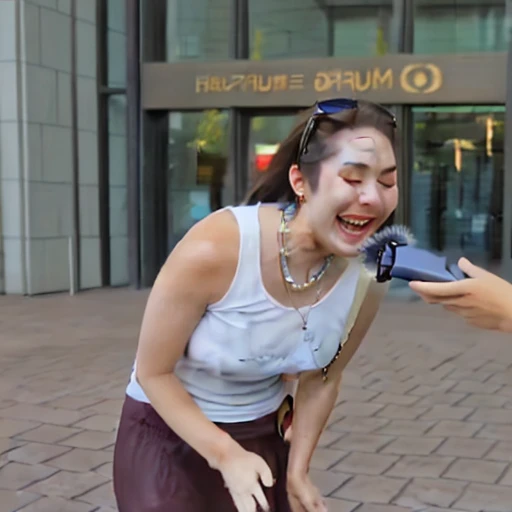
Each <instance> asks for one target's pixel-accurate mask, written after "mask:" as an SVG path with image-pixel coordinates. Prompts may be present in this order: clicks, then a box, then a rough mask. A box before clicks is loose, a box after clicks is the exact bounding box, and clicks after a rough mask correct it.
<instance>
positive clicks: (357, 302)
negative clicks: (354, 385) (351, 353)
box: [322, 265, 376, 381]
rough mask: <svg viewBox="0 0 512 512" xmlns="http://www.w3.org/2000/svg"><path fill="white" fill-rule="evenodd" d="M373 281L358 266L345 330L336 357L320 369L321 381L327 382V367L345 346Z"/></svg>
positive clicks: (364, 269)
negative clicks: (357, 274)
mask: <svg viewBox="0 0 512 512" xmlns="http://www.w3.org/2000/svg"><path fill="white" fill-rule="evenodd" d="M375 282H376V281H375V279H374V278H373V277H372V275H371V274H370V273H369V272H368V270H367V269H366V268H365V266H364V265H360V268H359V279H358V281H357V285H356V291H355V294H354V300H353V301H352V305H351V307H350V311H349V313H348V317H347V322H346V324H345V329H344V330H343V334H342V337H341V339H340V344H339V347H338V350H337V352H336V355H335V356H334V357H333V358H332V360H331V362H330V363H329V364H328V365H327V366H325V367H324V368H322V376H323V380H324V381H326V380H327V374H328V372H329V367H330V366H331V365H332V364H333V363H334V362H335V361H336V360H337V359H338V357H339V356H340V354H341V351H342V349H343V345H345V343H346V341H347V340H348V337H349V335H350V332H351V331H352V328H353V327H354V324H355V323H356V320H357V317H358V315H359V310H360V309H361V305H362V304H363V301H364V300H365V298H366V296H367V295H368V289H369V288H370V285H371V284H372V283H375Z"/></svg>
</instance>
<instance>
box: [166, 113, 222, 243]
mask: <svg viewBox="0 0 512 512" xmlns="http://www.w3.org/2000/svg"><path fill="white" fill-rule="evenodd" d="M169 123H170V124H169V173H168V191H169V192H168V193H169V196H168V201H169V208H168V211H169V218H168V225H169V231H170V232H169V250H172V248H173V247H174V246H175V245H176V243H177V242H178V241H179V240H180V239H181V238H182V237H183V235H185V233H186V232H187V231H188V230H189V229H190V228H191V227H192V226H193V225H194V224H195V223H196V222H198V221H200V220H201V219H203V218H204V217H206V216H207V215H209V214H210V213H211V212H213V211H215V210H218V209H220V208H222V207H223V206H224V203H223V194H222V192H223V186H224V176H225V174H226V168H227V162H228V141H229V138H228V137H229V130H228V123H229V118H228V113H227V112H224V111H219V110H207V111H204V112H191V113H181V112H172V113H171V114H170V115H169Z"/></svg>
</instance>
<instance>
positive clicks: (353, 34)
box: [332, 0, 393, 57]
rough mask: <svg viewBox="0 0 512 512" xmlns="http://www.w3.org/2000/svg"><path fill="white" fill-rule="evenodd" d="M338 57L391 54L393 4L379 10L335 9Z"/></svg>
mask: <svg viewBox="0 0 512 512" xmlns="http://www.w3.org/2000/svg"><path fill="white" fill-rule="evenodd" d="M332 14H333V21H334V51H333V55H334V56H336V57H370V56H372V55H385V54H386V53H389V52H390V49H389V48H390V45H391V31H392V21H393V20H392V18H393V2H392V0H388V1H386V0H383V1H381V2H379V5H378V6H375V5H373V6H362V7H350V8H349V7H337V8H334V9H332Z"/></svg>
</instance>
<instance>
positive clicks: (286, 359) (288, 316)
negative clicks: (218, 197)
mask: <svg viewBox="0 0 512 512" xmlns="http://www.w3.org/2000/svg"><path fill="white" fill-rule="evenodd" d="M226 209H227V210H230V211H231V212H232V213H233V215H234V216H235V218H236V220H237V222H238V226H239V230H240V247H239V258H238V265H237V269H236V273H235V276H234V278H233V281H232V283H231V285H230V287H229V290H228V291H227V293H226V294H225V295H224V297H223V298H222V299H221V300H219V301H218V302H216V303H214V304H211V305H210V306H209V307H208V308H207V311H206V312H205V314H204V316H203V317H202V318H201V320H200V322H199V324H198V325H197V327H196V329H195V330H194V332H193V334H192V336H191V338H190V340H189V344H188V350H187V355H186V356H185V355H184V356H183V357H182V358H181V359H180V360H179V361H178V363H177V364H176V367H175V375H176V376H177V377H178V378H179V379H180V380H181V382H182V383H183V385H184V387H185V388H186V389H187V391H188V392H189V393H190V394H191V396H192V397H193V399H194V400H195V401H196V403H197V404H198V405H199V407H200V408H201V410H202V411H203V412H204V414H205V415H206V416H207V417H208V418H209V419H210V420H211V421H214V422H225V423H233V422H242V421H251V420H253V419H256V418H259V417H262V416H265V415H266V414H269V413H271V412H273V411H275V410H276V409H277V408H278V407H279V405H280V404H281V402H282V400H283V398H284V396H285V395H286V393H287V386H286V383H285V382H283V380H282V378H281V375H282V374H283V373H300V372H302V371H307V370H314V369H319V368H323V367H324V366H326V365H327V364H328V363H329V362H330V361H331V360H332V358H333V357H334V355H335V354H336V351H337V350H338V346H339V343H340V340H341V338H342V336H343V333H344V332H345V329H346V327H347V320H348V317H349V313H350V310H351V306H352V302H353V300H354V296H355V292H356V288H357V283H358V280H359V278H360V275H361V263H360V261H359V260H358V259H351V260H349V262H348V265H347V267H346V269H345V271H344V272H343V274H342V275H341V277H340V278H339V280H338V281H337V283H336V284H335V285H334V287H333V288H332V289H331V290H330V291H329V292H328V293H327V294H326V295H325V296H324V297H322V299H320V301H319V302H318V303H316V304H315V305H314V306H313V307H312V308H311V310H310V313H309V316H308V329H307V331H303V330H302V319H301V317H300V315H299V314H298V313H297V311H296V310H295V309H294V308H292V307H287V306H284V305H282V304H280V303H279V302H277V301H276V300H275V299H274V298H273V297H272V296H271V295H270V294H269V293H268V292H267V291H266V289H265V287H264V284H263V280H262V275H261V261H260V223H259V215H258V211H259V205H251V206H236V207H227V208H226ZM308 309H309V306H306V307H305V308H302V309H301V312H302V313H303V314H306V313H307V310H308ZM135 368H136V362H135V364H134V367H133V370H132V374H131V378H130V382H129V384H128V387H127V390H126V392H127V394H128V395H129V396H130V397H132V398H134V399H135V400H139V401H143V402H149V400H148V398H147V397H146V395H145V393H144V391H143V390H142V388H141V386H140V385H139V384H138V382H137V380H136V378H135Z"/></svg>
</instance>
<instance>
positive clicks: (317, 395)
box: [288, 282, 388, 512]
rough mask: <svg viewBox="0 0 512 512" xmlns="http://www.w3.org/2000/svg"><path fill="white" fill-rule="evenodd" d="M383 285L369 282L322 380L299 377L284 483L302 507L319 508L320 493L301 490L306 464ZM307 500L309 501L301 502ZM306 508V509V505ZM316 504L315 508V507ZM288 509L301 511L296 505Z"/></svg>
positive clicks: (308, 374) (312, 374) (317, 373)
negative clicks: (341, 347) (357, 312)
mask: <svg viewBox="0 0 512 512" xmlns="http://www.w3.org/2000/svg"><path fill="white" fill-rule="evenodd" d="M387 289H388V286H387V285H386V284H377V283H375V282H372V283H371V284H370V286H369V289H368V292H367V294H366V297H365V299H364V301H363V302H362V304H361V308H360V310H359V314H358V316H357V319H356V321H355V323H354V326H353V328H352V330H351V331H350V334H349V337H348V339H347V341H346V343H345V345H344V347H343V350H342V351H341V354H340V357H339V358H338V359H337V360H336V361H335V362H334V363H333V364H332V365H331V366H330V368H329V373H328V379H327V381H326V382H324V381H323V379H322V372H321V371H314V372H305V373H304V374H302V375H301V376H300V377H299V386H298V390H297V395H296V398H295V408H294V415H293V425H292V431H293V433H292V441H291V448H290V457H289V463H288V483H289V489H290V491H289V492H290V499H291V500H293V499H294V497H293V496H294V494H296V491H297V490H301V489H302V491H299V493H300V495H301V496H303V497H297V498H296V499H298V500H299V501H300V503H301V506H302V507H303V508H305V510H307V511H308V512H309V511H316V510H319V511H320V510H323V509H322V508H320V506H319V505H318V500H319V499H321V498H320V496H319V495H318V494H317V495H316V496H315V493H314V492H313V490H312V488H310V489H309V492H307V493H306V492H303V491H304V489H306V488H308V486H310V485H311V484H310V483H309V480H308V478H307V474H308V471H309V464H310V461H311V457H312V455H313V452H314V450H315V448H316V446H317V444H318V440H319V438H320V435H321V433H322V431H323V429H324V427H325V424H326V423H327V420H328V418H329V415H330V413H331V411H332V409H333V407H334V405H335V403H336V399H337V397H338V393H339V389H340V384H341V376H342V371H343V369H344V368H345V367H346V365H347V364H348V363H349V362H350V360H351V359H352V356H353V355H354V354H355V352H356V351H357V349H358V348H359V346H360V344H361V342H362V340H363V338H364V337H365V335H366V333H367V331H368V329H369V328H370V326H371V324H372V322H373V320H374V318H375V316H376V314H377V311H378V309H379V306H380V303H381V300H382V298H383V297H384V295H385V293H386V292H387ZM303 500H309V503H303ZM308 507H309V508H308ZM315 507H316V508H315ZM292 510H293V511H295V510H302V509H300V508H299V507H298V506H297V505H296V508H293V505H292Z"/></svg>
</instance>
